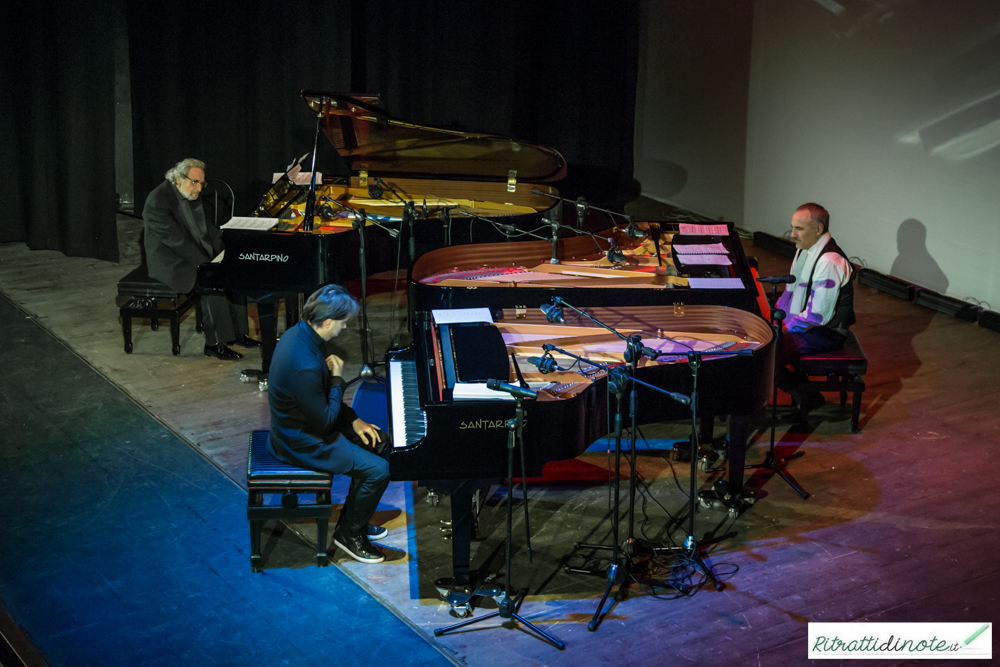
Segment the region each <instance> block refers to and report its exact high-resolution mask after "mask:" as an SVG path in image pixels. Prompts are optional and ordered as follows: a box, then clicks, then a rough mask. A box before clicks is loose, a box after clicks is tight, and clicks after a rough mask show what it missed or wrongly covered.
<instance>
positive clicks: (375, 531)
mask: <svg viewBox="0 0 1000 667" xmlns="http://www.w3.org/2000/svg"><path fill="white" fill-rule="evenodd" d="M388 534H389V530H388V529H386V528H384V527H383V526H373V525H371V524H368V525H367V526H365V536H366V537H367V538H368V539H369V540H381V539H382V538H383V537H385V536H386V535H388Z"/></svg>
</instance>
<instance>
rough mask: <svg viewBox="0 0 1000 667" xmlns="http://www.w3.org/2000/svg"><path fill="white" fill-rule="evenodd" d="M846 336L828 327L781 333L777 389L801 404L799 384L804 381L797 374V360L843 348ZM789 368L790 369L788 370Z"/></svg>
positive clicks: (776, 379)
mask: <svg viewBox="0 0 1000 667" xmlns="http://www.w3.org/2000/svg"><path fill="white" fill-rule="evenodd" d="M846 340H847V335H846V334H843V333H841V332H839V331H837V330H836V329H831V328H830V327H813V328H812V329H806V330H805V331H798V332H793V333H789V332H787V331H786V332H783V335H782V337H781V349H780V350H778V377H777V378H775V381H776V382H777V383H778V389H780V390H782V391H783V392H785V393H787V394H791V396H792V398H794V399H795V400H796V402H799V403H800V402H801V400H802V396H801V395H800V394H801V392H800V391H799V383H800V382H802V381H804V380H805V378H804V377H802V376H801V375H800V374H799V372H798V364H799V360H800V359H802V357H804V356H806V355H809V354H819V353H821V352H832V351H833V350H839V349H841V348H842V347H844V341H846ZM789 366H791V367H792V368H789Z"/></svg>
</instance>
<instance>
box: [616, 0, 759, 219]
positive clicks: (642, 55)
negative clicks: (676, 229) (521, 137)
mask: <svg viewBox="0 0 1000 667" xmlns="http://www.w3.org/2000/svg"><path fill="white" fill-rule="evenodd" d="M751 28H752V4H751V3H750V1H749V0H746V1H744V0H644V1H643V3H642V25H641V33H640V41H641V43H640V48H639V71H638V82H637V99H636V123H635V127H636V136H635V178H636V179H637V180H638V181H639V183H640V184H641V185H642V194H644V195H646V196H648V197H652V198H653V199H657V200H660V201H669V202H671V203H674V204H677V205H679V206H682V207H684V208H687V209H690V210H692V211H695V212H697V213H701V214H702V215H707V216H709V217H711V218H717V219H724V220H731V221H734V222H737V223H740V222H742V220H743V199H744V193H743V180H744V169H745V166H746V123H747V94H748V86H749V67H750V35H751ZM599 92H600V91H597V93H598V94H599Z"/></svg>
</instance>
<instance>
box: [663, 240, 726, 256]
mask: <svg viewBox="0 0 1000 667" xmlns="http://www.w3.org/2000/svg"><path fill="white" fill-rule="evenodd" d="M674 250H676V251H677V254H678V255H728V254H729V251H727V250H726V246H724V245H722V244H721V243H687V244H684V245H681V244H679V243H675V244H674Z"/></svg>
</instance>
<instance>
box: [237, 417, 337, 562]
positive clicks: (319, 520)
mask: <svg viewBox="0 0 1000 667" xmlns="http://www.w3.org/2000/svg"><path fill="white" fill-rule="evenodd" d="M267 437H268V432H267V431H253V432H252V433H251V434H250V448H249V451H248V453H247V490H248V492H249V493H248V496H247V519H249V520H250V567H251V568H252V569H253V571H254V572H260V571H261V569H263V568H262V562H261V553H260V531H261V528H262V526H263V524H264V521H266V520H268V519H279V520H282V519H316V528H317V539H316V564H317V565H319V566H320V567H323V566H325V565H326V564H327V558H326V534H327V530H328V527H329V525H330V511H331V509H332V507H331V505H330V488H331V486H332V483H333V476H332V475H328V474H326V473H321V472H315V471H313V470H305V469H303V468H296V467H295V466H290V465H287V464H285V463H282V462H281V461H279V460H277V459H276V458H274V457H273V456H271V453H270V452H269V451H267ZM300 493H303V494H312V495H313V496H314V497H315V502H313V503H307V504H302V503H300V502H299V494H300ZM267 494H281V504H279V505H265V504H264V496H265V495H267Z"/></svg>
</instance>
